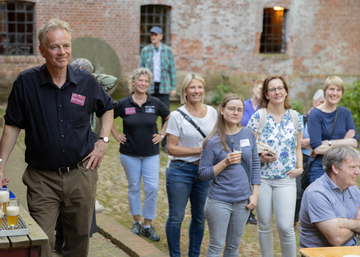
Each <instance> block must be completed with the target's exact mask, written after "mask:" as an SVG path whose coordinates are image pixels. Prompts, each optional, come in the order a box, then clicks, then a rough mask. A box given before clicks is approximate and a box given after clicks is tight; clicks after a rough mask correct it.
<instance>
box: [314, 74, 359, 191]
mask: <svg viewBox="0 0 360 257" xmlns="http://www.w3.org/2000/svg"><path fill="white" fill-rule="evenodd" d="M323 91H324V96H325V102H324V103H323V104H321V105H319V106H317V107H315V108H314V109H313V110H312V111H311V113H310V115H309V118H308V123H307V124H308V131H309V135H310V147H311V149H313V153H312V156H313V157H314V156H315V160H314V161H313V162H312V165H311V171H310V174H309V183H310V184H311V183H312V182H314V181H315V180H316V179H317V178H319V177H321V176H322V175H323V174H324V173H325V171H324V170H323V164H322V159H323V157H324V154H325V153H326V151H327V150H328V149H329V148H330V147H332V146H338V145H349V146H352V147H354V148H356V147H357V140H358V134H357V131H356V128H355V125H354V121H353V118H352V115H351V112H350V110H349V109H347V108H345V107H343V106H338V105H337V104H338V103H339V101H340V99H341V96H342V95H343V93H344V82H343V81H342V79H341V78H339V77H338V76H330V77H327V78H326V80H325V81H324V84H323Z"/></svg>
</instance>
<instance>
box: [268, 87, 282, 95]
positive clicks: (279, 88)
mask: <svg viewBox="0 0 360 257" xmlns="http://www.w3.org/2000/svg"><path fill="white" fill-rule="evenodd" d="M276 89H277V90H278V91H279V92H282V91H284V89H285V87H284V86H280V87H273V88H269V89H268V92H270V93H275V92H276Z"/></svg>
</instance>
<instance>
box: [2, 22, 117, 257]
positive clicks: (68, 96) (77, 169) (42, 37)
mask: <svg viewBox="0 0 360 257" xmlns="http://www.w3.org/2000/svg"><path fill="white" fill-rule="evenodd" d="M38 38H39V42H40V47H39V50H40V53H41V55H42V56H43V57H44V58H45V60H46V64H44V65H42V66H38V67H35V68H31V69H28V70H25V71H23V72H21V73H20V74H19V76H18V77H17V78H16V80H15V82H14V86H13V90H12V92H11V94H10V96H9V101H8V107H7V109H6V115H5V127H4V131H3V136H2V138H1V141H0V182H1V181H2V180H3V178H4V170H5V164H6V162H7V159H8V157H9V155H10V153H11V151H12V149H13V148H14V145H15V143H16V139H17V136H18V134H19V132H20V129H25V133H26V136H25V144H26V151H25V161H26V162H27V163H28V167H27V168H26V170H25V173H24V176H23V181H24V184H25V185H26V186H27V187H28V190H27V199H28V207H29V211H30V214H31V216H32V217H33V218H34V219H35V221H36V222H37V223H38V224H39V226H40V227H41V228H42V229H43V230H44V232H45V233H46V234H47V236H48V237H49V244H48V245H47V247H44V248H43V249H42V253H41V256H47V257H51V256H52V252H53V249H54V228H55V224H56V219H57V216H58V215H59V211H60V209H61V211H62V220H63V224H64V238H65V245H64V246H63V249H62V256H87V253H88V246H89V231H90V224H91V219H92V215H93V210H94V203H95V189H96V182H97V168H98V167H99V166H100V163H101V160H102V158H103V156H104V154H105V152H106V149H107V145H108V144H107V143H108V140H109V139H108V136H109V135H110V130H111V126H112V122H113V104H112V99H111V97H110V96H109V95H108V94H106V93H105V91H104V90H103V89H102V87H101V86H100V84H99V83H98V82H97V81H96V79H95V78H94V77H93V76H92V75H91V74H90V73H88V72H87V71H84V70H81V69H77V68H72V67H70V66H69V65H68V63H69V61H70V59H71V29H70V27H69V24H68V23H67V22H64V21H62V20H59V19H51V20H50V21H49V22H48V23H47V24H45V25H44V26H42V27H41V28H40V30H39V35H38ZM93 112H95V113H96V115H97V116H98V117H101V131H100V135H99V136H100V137H99V140H98V141H97V142H96V143H95V145H94V141H93V138H92V133H91V126H90V115H91V113H93Z"/></svg>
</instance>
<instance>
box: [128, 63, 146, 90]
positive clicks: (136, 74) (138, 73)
mask: <svg viewBox="0 0 360 257" xmlns="http://www.w3.org/2000/svg"><path fill="white" fill-rule="evenodd" d="M141 75H147V76H148V77H149V84H150V83H151V81H152V73H151V71H150V70H149V69H148V68H137V69H136V70H134V72H133V73H132V75H131V76H130V79H129V80H128V88H129V92H130V93H132V92H134V85H133V82H135V80H137V79H138V78H139V77H140V76H141Z"/></svg>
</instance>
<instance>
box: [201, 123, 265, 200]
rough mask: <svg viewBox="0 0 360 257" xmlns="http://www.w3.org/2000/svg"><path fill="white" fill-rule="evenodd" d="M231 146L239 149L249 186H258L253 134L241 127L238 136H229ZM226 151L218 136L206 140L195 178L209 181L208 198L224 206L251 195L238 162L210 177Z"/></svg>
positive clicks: (258, 171) (258, 172) (256, 158)
mask: <svg viewBox="0 0 360 257" xmlns="http://www.w3.org/2000/svg"><path fill="white" fill-rule="evenodd" d="M230 138H231V139H233V140H234V144H235V145H237V144H238V145H240V146H241V148H242V157H243V158H244V160H245V163H246V165H247V167H248V169H249V175H250V178H251V184H253V185H260V181H261V179H260V160H259V155H258V151H257V148H256V140H255V136H254V132H253V131H252V130H251V129H248V128H244V127H243V128H242V129H241V130H240V132H239V133H237V134H235V135H230ZM228 153H230V151H229V152H226V151H225V148H224V146H223V145H222V143H221V141H220V137H219V135H218V134H215V135H214V136H213V137H212V138H210V139H209V141H208V142H207V144H206V146H205V148H204V149H203V151H202V153H201V158H200V165H199V178H200V179H201V180H204V181H205V180H209V179H212V180H213V181H212V183H211V185H210V189H209V193H208V197H209V198H211V199H214V200H218V201H223V202H227V203H238V202H241V201H244V200H246V199H248V198H249V197H250V195H251V190H250V186H249V179H248V176H247V174H246V171H245V170H244V168H243V167H242V165H241V164H240V163H238V164H233V165H229V166H227V167H226V168H225V169H224V170H223V171H221V172H220V173H219V174H218V175H217V176H215V174H214V165H216V164H217V163H219V162H220V161H222V160H223V159H225V157H226V156H227V155H228Z"/></svg>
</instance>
